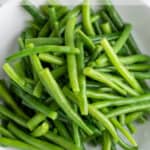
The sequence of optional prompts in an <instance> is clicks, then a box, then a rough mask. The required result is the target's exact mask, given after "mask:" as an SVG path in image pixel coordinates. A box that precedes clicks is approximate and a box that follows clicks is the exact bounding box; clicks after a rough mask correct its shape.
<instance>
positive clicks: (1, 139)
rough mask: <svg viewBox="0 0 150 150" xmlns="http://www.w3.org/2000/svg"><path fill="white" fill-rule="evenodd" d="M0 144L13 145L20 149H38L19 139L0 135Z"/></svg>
mask: <svg viewBox="0 0 150 150" xmlns="http://www.w3.org/2000/svg"><path fill="white" fill-rule="evenodd" d="M0 144H1V145H3V146H8V147H13V148H17V149H21V150H29V149H30V150H40V149H38V148H36V147H34V146H32V145H30V144H26V143H24V142H22V141H19V140H14V139H11V138H5V137H0Z"/></svg>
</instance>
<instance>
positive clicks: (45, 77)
mask: <svg viewBox="0 0 150 150" xmlns="http://www.w3.org/2000/svg"><path fill="white" fill-rule="evenodd" d="M40 80H41V82H42V83H43V85H44V87H45V88H46V90H47V92H48V93H49V94H50V95H52V96H53V98H54V99H55V101H56V102H57V104H58V105H59V107H60V108H61V109H62V110H63V111H64V112H65V113H66V115H67V116H68V117H69V118H70V119H71V120H73V121H74V122H75V123H76V124H77V125H78V126H80V127H81V128H82V129H83V130H84V131H85V132H86V133H87V134H89V135H91V134H92V133H93V132H92V131H91V129H89V127H87V125H86V124H85V123H84V122H83V121H82V120H81V118H80V117H79V116H78V115H77V114H76V113H75V112H74V111H73V110H72V109H71V107H70V105H69V103H68V102H67V99H66V97H65V96H64V94H63V92H62V91H61V89H60V87H59V85H58V84H57V82H56V81H55V79H54V77H53V76H52V74H51V72H50V71H49V69H44V70H43V71H41V72H40Z"/></svg>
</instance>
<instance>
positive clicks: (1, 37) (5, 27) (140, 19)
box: [0, 0, 150, 150]
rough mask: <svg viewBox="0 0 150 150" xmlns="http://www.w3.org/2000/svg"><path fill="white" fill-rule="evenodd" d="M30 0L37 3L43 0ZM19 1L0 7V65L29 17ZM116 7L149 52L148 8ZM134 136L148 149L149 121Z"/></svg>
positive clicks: (149, 21) (10, 149) (2, 149)
mask: <svg viewBox="0 0 150 150" xmlns="http://www.w3.org/2000/svg"><path fill="white" fill-rule="evenodd" d="M32 1H34V3H35V2H38V3H39V2H41V1H43V0H32ZM64 1H65V0H64ZM120 1H123V0H120ZM144 1H145V0H144ZM147 1H149V0H146V2H147ZM19 2H20V0H10V1H7V2H6V4H4V5H3V6H2V7H0V66H1V65H2V64H3V62H4V59H5V57H6V56H7V55H8V54H10V53H12V52H13V51H14V50H15V46H16V42H17V41H16V39H17V37H18V35H19V34H20V33H21V31H22V30H23V29H24V27H25V25H26V24H25V22H26V20H27V19H28V18H29V16H28V15H27V14H26V13H25V12H24V11H23V10H22V9H21V8H20V7H19ZM136 2H137V3H138V0H136ZM138 4H140V3H138ZM117 8H118V10H119V12H120V14H121V15H122V16H123V18H124V19H125V20H126V21H127V22H130V23H132V24H133V28H134V34H135V37H136V40H137V42H138V44H139V47H140V48H141V50H142V51H143V52H144V53H149V54H150V30H149V25H150V19H149V18H150V8H149V7H148V6H146V5H135V6H134V5H131V6H127V5H126V6H117ZM1 75H2V71H1V69H0V76H1ZM135 137H136V140H137V143H138V144H139V150H149V149H150V142H149V139H150V122H147V123H146V124H144V125H140V126H139V127H138V132H137V134H136V136H135ZM98 149H99V148H91V147H89V148H88V150H98ZM0 150H12V148H9V149H4V148H0Z"/></svg>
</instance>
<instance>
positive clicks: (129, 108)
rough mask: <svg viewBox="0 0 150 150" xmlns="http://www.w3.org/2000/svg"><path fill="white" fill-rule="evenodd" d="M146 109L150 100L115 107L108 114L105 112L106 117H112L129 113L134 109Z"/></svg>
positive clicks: (148, 107) (149, 104)
mask: <svg viewBox="0 0 150 150" xmlns="http://www.w3.org/2000/svg"><path fill="white" fill-rule="evenodd" d="M146 109H150V102H142V103H138V104H134V105H127V106H122V107H119V108H116V109H115V110H112V111H111V112H109V114H107V117H108V118H112V117H115V116H118V115H121V114H126V113H131V112H135V111H142V110H146Z"/></svg>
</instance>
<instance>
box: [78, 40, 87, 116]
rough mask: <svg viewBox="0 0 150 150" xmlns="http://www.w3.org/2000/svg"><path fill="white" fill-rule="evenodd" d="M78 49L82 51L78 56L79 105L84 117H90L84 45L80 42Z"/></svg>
mask: <svg viewBox="0 0 150 150" xmlns="http://www.w3.org/2000/svg"><path fill="white" fill-rule="evenodd" d="M77 47H78V48H79V49H80V54H79V55H77V67H78V79H79V88H80V92H79V97H80V99H79V104H80V111H81V114H82V115H88V100H87V96H86V77H85V75H84V74H83V70H84V67H85V64H84V49H83V44H82V43H81V42H80V41H78V42H77Z"/></svg>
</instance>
